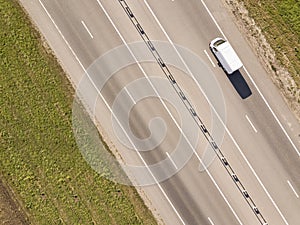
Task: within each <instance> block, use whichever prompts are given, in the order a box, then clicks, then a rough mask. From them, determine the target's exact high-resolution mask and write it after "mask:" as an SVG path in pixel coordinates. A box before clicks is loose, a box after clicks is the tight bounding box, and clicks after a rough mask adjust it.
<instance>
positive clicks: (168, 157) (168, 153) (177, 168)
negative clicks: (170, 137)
mask: <svg viewBox="0 0 300 225" xmlns="http://www.w3.org/2000/svg"><path fill="white" fill-rule="evenodd" d="M166 154H167V156H168V158H169V159H170V161H171V162H172V164H173V166H174V167H175V169H176V170H177V169H178V168H177V166H176V164H175V162H174V161H173V159H172V158H171V156H170V155H169V153H168V152H166Z"/></svg>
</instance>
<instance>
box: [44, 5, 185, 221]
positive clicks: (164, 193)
mask: <svg viewBox="0 0 300 225" xmlns="http://www.w3.org/2000/svg"><path fill="white" fill-rule="evenodd" d="M39 2H40V4H41V6H42V7H43V9H44V11H45V12H46V14H47V15H48V17H49V18H50V20H51V21H52V23H53V24H54V26H55V28H56V29H57V31H58V33H59V34H60V35H61V37H62V38H63V40H64V41H65V43H66V45H67V46H68V48H69V49H70V51H71V52H72V54H73V56H74V57H75V59H76V60H77V61H78V63H79V65H80V66H81V68H82V69H83V70H84V72H85V73H86V74H87V76H88V77H89V75H88V73H87V72H86V70H85V68H84V66H83V64H82V63H81V61H80V60H79V58H78V57H77V55H76V54H75V52H74V50H73V49H72V47H71V46H70V44H69V42H68V41H67V40H66V38H65V37H64V35H63V34H62V32H61V31H60V29H59V28H58V26H57V25H56V23H55V21H54V20H53V18H52V16H51V15H50V13H49V12H48V10H47V9H46V7H45V6H44V4H43V3H42V1H41V0H39ZM89 79H90V80H91V78H90V77H89ZM91 82H92V83H93V85H95V84H94V82H93V81H92V80H91ZM95 88H96V90H98V89H97V87H95ZM99 94H100V96H101V98H102V100H103V101H104V103H105V105H106V106H107V107H108V109H109V110H110V111H111V113H112V114H113V115H114V113H113V112H112V109H111V108H110V107H109V105H108V103H107V102H106V100H105V98H104V97H103V96H102V94H101V93H99ZM116 120H117V121H118V118H117V117H116ZM121 127H122V126H121ZM125 134H126V132H125ZM129 141H130V138H129ZM133 146H134V145H133ZM136 150H137V149H136ZM137 154H138V155H139V156H140V157H141V155H140V153H139V152H138V151H137ZM141 160H142V161H143V163H144V165H145V166H146V167H147V169H148V170H149V173H150V174H151V175H152V177H153V178H154V180H155V181H156V184H157V186H158V187H159V189H160V191H161V192H162V194H163V195H164V196H165V198H166V199H167V201H168V202H169V204H170V205H171V207H172V208H173V210H174V211H175V213H176V215H177V216H178V217H179V219H180V221H181V222H182V224H185V223H184V221H183V219H182V218H181V217H180V215H179V213H178V212H177V210H176V208H175V207H174V205H173V203H172V202H171V200H170V199H169V197H168V196H167V194H166V192H165V191H164V190H163V188H162V187H161V185H160V183H158V182H157V180H156V178H155V176H154V175H153V173H152V172H151V170H150V168H149V167H148V165H147V163H146V162H145V161H144V159H143V158H142V157H141Z"/></svg>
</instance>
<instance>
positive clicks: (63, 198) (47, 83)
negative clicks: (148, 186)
mask: <svg viewBox="0 0 300 225" xmlns="http://www.w3.org/2000/svg"><path fill="white" fill-rule="evenodd" d="M0 24H1V30H0V40H1V45H0V96H1V97H0V108H1V111H0V127H1V130H0V168H1V171H0V175H1V176H0V177H2V178H3V179H4V180H5V183H7V184H8V185H9V186H10V187H11V188H12V189H13V192H14V193H15V195H16V198H17V200H18V201H17V202H20V205H21V208H22V209H23V211H24V212H26V214H27V215H28V218H29V220H30V222H31V223H34V224H101V225H104V224H156V222H155V220H154V218H153V216H152V214H151V212H150V211H149V210H148V209H147V207H146V206H145V205H144V203H143V201H142V199H141V198H140V197H139V195H138V193H137V192H136V190H135V189H134V188H132V187H127V186H122V185H119V184H115V183H113V182H111V181H109V180H106V179H104V178H102V177H101V176H100V175H99V174H97V173H96V172H94V171H93V170H92V169H91V168H90V167H89V165H88V164H87V163H86V162H85V160H84V159H83V158H82V156H81V154H80V151H79V150H78V147H77V145H76V141H75V138H74V136H73V132H72V115H71V114H72V101H73V94H74V93H73V92H74V91H73V89H72V87H71V85H70V84H69V81H68V80H67V78H66V76H65V74H64V72H63V70H62V69H61V67H60V66H59V65H58V63H57V61H56V59H55V57H54V56H52V55H49V53H47V52H46V50H45V48H44V47H43V45H42V43H41V38H40V36H39V33H38V32H37V31H36V30H35V29H34V28H33V26H32V25H31V23H30V21H29V19H28V17H27V16H26V14H25V13H24V11H23V10H22V8H21V7H20V5H19V3H18V1H17V0H0Z"/></svg>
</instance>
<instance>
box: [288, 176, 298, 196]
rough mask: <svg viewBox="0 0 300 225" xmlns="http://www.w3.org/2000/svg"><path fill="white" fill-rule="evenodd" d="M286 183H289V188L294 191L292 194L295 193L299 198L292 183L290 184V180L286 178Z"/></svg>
mask: <svg viewBox="0 0 300 225" xmlns="http://www.w3.org/2000/svg"><path fill="white" fill-rule="evenodd" d="M287 183H288V184H289V186H290V188H291V189H292V191H293V192H294V194H295V195H296V197H297V198H299V195H298V193H297V192H296V190H295V188H294V187H293V185H292V184H291V182H290V181H289V180H288V181H287Z"/></svg>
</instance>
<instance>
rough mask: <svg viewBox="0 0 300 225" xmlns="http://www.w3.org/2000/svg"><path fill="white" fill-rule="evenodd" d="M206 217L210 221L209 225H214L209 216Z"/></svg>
mask: <svg viewBox="0 0 300 225" xmlns="http://www.w3.org/2000/svg"><path fill="white" fill-rule="evenodd" d="M207 219H208V221H209V222H210V224H211V225H215V224H214V223H213V221H212V220H211V218H209V217H207Z"/></svg>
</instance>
